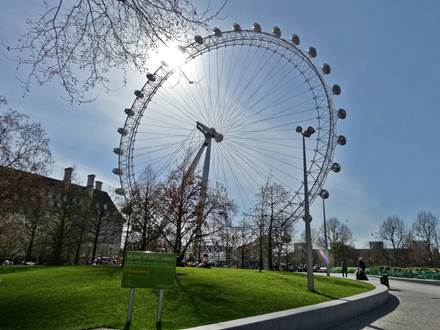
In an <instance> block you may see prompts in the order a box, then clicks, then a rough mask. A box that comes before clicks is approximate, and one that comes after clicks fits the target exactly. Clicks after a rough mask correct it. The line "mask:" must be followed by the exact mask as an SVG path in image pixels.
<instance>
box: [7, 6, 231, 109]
mask: <svg viewBox="0 0 440 330" xmlns="http://www.w3.org/2000/svg"><path fill="white" fill-rule="evenodd" d="M44 3H45V8H44V9H43V14H42V15H41V16H40V17H39V18H38V19H36V20H28V21H27V23H28V26H29V29H28V31H27V32H26V33H25V34H24V35H23V36H22V37H21V38H20V39H19V42H18V45H16V46H10V45H4V47H5V48H6V50H8V51H9V52H10V53H12V54H11V56H10V57H12V58H13V59H16V60H17V61H18V66H19V67H22V66H26V67H28V70H29V71H28V75H27V78H26V79H24V81H23V84H24V88H25V89H26V91H29V88H30V86H31V84H32V83H33V82H36V83H38V84H40V85H42V84H45V83H47V82H49V81H52V80H57V81H59V82H60V84H61V85H62V87H63V88H64V89H65V90H66V92H67V94H68V96H69V98H70V100H71V101H73V102H78V103H81V102H86V101H91V100H93V97H91V96H90V95H89V91H90V90H91V89H93V88H94V87H96V85H100V86H102V87H104V88H105V89H106V90H108V91H109V90H111V88H112V86H110V79H109V74H110V70H111V69H115V68H116V69H121V70H122V71H123V72H124V81H125V73H126V72H127V70H128V69H129V68H133V69H135V70H137V71H140V72H145V70H146V68H147V66H146V59H147V57H148V52H147V50H151V49H154V48H157V47H158V46H159V45H160V44H166V43H167V42H168V41H169V40H176V39H177V40H181V39H186V37H187V35H188V34H189V33H190V32H196V31H197V30H198V29H199V28H201V27H207V23H208V22H209V21H210V20H211V19H212V18H214V17H217V16H218V14H219V13H220V11H221V10H222V9H223V7H224V6H225V2H223V3H220V5H219V6H218V7H217V8H212V7H211V6H210V3H209V4H208V6H207V7H206V8H202V9H201V10H198V9H197V8H196V6H195V5H194V4H193V2H192V1H175V0H73V1H63V0H52V1H48V2H44Z"/></svg>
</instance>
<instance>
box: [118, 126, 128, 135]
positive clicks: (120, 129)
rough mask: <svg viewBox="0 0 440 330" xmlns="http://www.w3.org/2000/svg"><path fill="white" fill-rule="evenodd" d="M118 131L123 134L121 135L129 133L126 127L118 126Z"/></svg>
mask: <svg viewBox="0 0 440 330" xmlns="http://www.w3.org/2000/svg"><path fill="white" fill-rule="evenodd" d="M118 133H119V134H121V135H127V134H128V132H127V130H126V129H125V128H122V127H119V128H118Z"/></svg>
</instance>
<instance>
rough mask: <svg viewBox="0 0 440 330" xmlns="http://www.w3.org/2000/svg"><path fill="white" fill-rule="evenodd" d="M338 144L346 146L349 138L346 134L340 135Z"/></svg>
mask: <svg viewBox="0 0 440 330" xmlns="http://www.w3.org/2000/svg"><path fill="white" fill-rule="evenodd" d="M338 144H339V145H341V146H345V145H346V144H347V138H346V137H345V136H344V135H339V136H338Z"/></svg>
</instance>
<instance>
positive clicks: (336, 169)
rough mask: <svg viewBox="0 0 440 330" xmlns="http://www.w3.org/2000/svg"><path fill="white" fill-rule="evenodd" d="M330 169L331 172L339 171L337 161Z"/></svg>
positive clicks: (339, 167) (339, 166)
mask: <svg viewBox="0 0 440 330" xmlns="http://www.w3.org/2000/svg"><path fill="white" fill-rule="evenodd" d="M331 169H332V171H333V172H335V173H339V172H340V171H341V165H339V164H338V163H333V164H332V167H331Z"/></svg>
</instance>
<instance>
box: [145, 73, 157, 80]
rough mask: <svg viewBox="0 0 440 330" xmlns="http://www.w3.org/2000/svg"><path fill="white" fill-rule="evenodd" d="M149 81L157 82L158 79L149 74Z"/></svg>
mask: <svg viewBox="0 0 440 330" xmlns="http://www.w3.org/2000/svg"><path fill="white" fill-rule="evenodd" d="M147 79H148V80H149V81H155V80H156V77H155V76H154V74H152V73H147Z"/></svg>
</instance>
